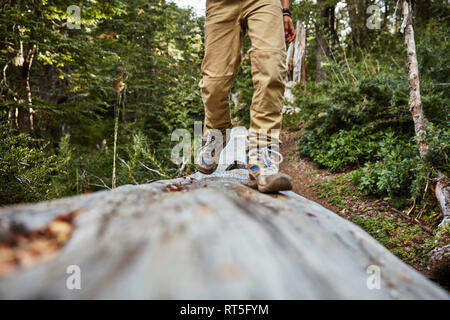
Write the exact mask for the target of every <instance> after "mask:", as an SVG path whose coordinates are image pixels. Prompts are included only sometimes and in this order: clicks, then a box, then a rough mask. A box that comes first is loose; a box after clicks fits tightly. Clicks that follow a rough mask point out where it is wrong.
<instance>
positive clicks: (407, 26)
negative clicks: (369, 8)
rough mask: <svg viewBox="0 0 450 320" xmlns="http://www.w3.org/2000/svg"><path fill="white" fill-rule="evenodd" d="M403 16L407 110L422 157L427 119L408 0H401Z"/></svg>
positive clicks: (423, 154)
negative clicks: (406, 68) (408, 94)
mask: <svg viewBox="0 0 450 320" xmlns="http://www.w3.org/2000/svg"><path fill="white" fill-rule="evenodd" d="M403 16H404V20H403V25H402V30H403V33H404V39H405V44H406V53H407V59H408V75H409V86H410V99H409V111H410V112H411V114H412V116H413V120H414V130H415V133H416V137H417V139H418V142H417V143H418V147H419V152H420V156H421V157H424V156H425V154H426V153H427V150H428V146H427V145H426V143H425V142H424V139H425V136H426V126H427V123H428V120H427V119H426V117H425V114H424V112H423V107H422V99H421V96H420V81H419V65H418V62H417V53H416V42H415V39H414V28H413V12H412V7H411V2H410V1H408V0H404V1H403Z"/></svg>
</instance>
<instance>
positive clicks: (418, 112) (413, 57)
mask: <svg viewBox="0 0 450 320" xmlns="http://www.w3.org/2000/svg"><path fill="white" fill-rule="evenodd" d="M401 30H402V32H403V33H404V39H405V45H406V52H407V59H408V75H409V86H410V100H409V102H410V105H409V111H410V112H411V114H412V117H413V121H414V130H415V134H416V137H417V145H418V148H419V154H420V157H421V158H424V157H425V155H426V154H427V151H428V145H427V144H426V142H425V141H424V139H425V137H426V127H427V122H428V120H427V118H426V117H425V114H424V112H423V107H422V99H421V96H420V80H419V67H418V62H417V53H416V43H415V39H414V28H413V11H412V5H411V1H410V0H403V24H402V27H401ZM435 194H436V197H437V199H438V201H439V204H440V207H441V209H442V214H443V220H442V222H441V224H440V226H445V225H447V224H449V223H450V220H449V217H450V184H449V183H448V180H447V178H446V177H445V175H444V174H443V173H441V172H439V173H438V183H437V184H436V191H435ZM446 257H447V259H434V258H433V259H431V258H432V257H430V259H431V261H432V264H431V266H432V269H433V270H441V269H442V268H444V269H445V268H447V267H448V254H447V255H446ZM440 263H441V264H442V265H440ZM434 272H437V273H441V272H440V271H434Z"/></svg>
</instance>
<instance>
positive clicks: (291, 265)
mask: <svg viewBox="0 0 450 320" xmlns="http://www.w3.org/2000/svg"><path fill="white" fill-rule="evenodd" d="M247 177H248V176H247V171H246V170H233V171H228V172H224V171H220V172H217V173H215V174H214V175H211V176H204V175H202V174H195V175H193V176H190V177H187V178H180V179H174V180H166V181H158V182H154V183H151V184H147V185H137V186H134V185H133V186H131V185H129V186H122V187H119V188H117V189H113V190H111V191H103V192H97V193H92V194H88V195H82V196H77V197H71V198H65V199H60V200H55V201H47V202H42V203H38V204H29V205H22V206H13V207H9V208H3V209H1V210H0V239H6V238H7V236H8V234H9V235H10V234H11V230H12V229H14V226H16V227H17V226H20V227H21V230H22V232H25V233H29V234H36V231H38V230H50V229H52V228H48V226H49V225H52V223H53V222H54V221H59V218H58V217H61V216H64V215H66V214H67V213H73V212H76V213H77V215H76V217H75V218H74V220H73V223H71V224H70V225H71V226H73V229H72V230H71V231H72V232H71V235H70V238H68V240H67V242H65V245H64V246H63V247H62V248H60V250H56V251H54V255H53V256H52V258H51V259H48V260H45V261H42V260H40V261H39V263H37V264H33V265H31V266H29V267H27V268H18V269H17V270H15V271H16V272H14V273H10V274H9V275H8V276H4V277H0V299H29V298H48V299H116V298H122V299H125V298H126V299H450V296H449V294H448V293H447V292H445V291H444V290H443V289H441V288H439V287H438V286H437V285H435V284H434V283H433V282H431V281H430V280H428V279H426V278H425V277H424V276H423V275H422V274H420V273H419V272H417V271H415V270H414V269H412V268H411V267H409V266H408V265H406V264H405V263H403V262H402V261H401V260H400V259H398V258H397V257H395V256H394V255H393V254H391V253H390V252H389V251H388V250H387V249H386V248H384V247H383V246H382V245H381V244H380V243H378V242H377V241H376V240H374V239H373V238H372V237H371V236H370V235H369V234H367V233H366V232H364V231H363V230H362V229H360V228H359V227H358V226H356V225H354V224H353V223H351V222H349V221H347V220H344V219H343V218H341V217H339V216H338V215H336V214H335V213H333V212H331V211H329V210H327V209H325V208H323V207H322V206H320V205H318V204H317V203H314V202H313V201H310V200H308V199H305V198H303V197H301V196H299V195H297V194H295V193H293V192H285V193H283V194H275V195H265V194H261V193H259V192H257V191H255V190H253V189H250V188H248V187H246V186H245V185H243V183H246V182H247ZM173 191H177V192H173ZM59 227H60V228H56V231H57V230H63V231H64V230H68V228H66V226H65V227H63V228H61V225H60V226H59ZM52 230H53V231H55V226H53V229H52ZM61 234H62V236H61V239H62V240H65V239H66V237H67V234H68V233H67V231H64V232H61ZM0 253H2V249H0ZM69 266H76V267H77V268H79V270H80V274H81V289H80V290H69V289H68V288H67V287H66V283H67V279H68V277H70V276H71V275H70V274H67V268H68V267H69ZM371 270H379V271H380V272H381V273H380V274H379V275H380V277H379V279H374V277H377V274H373V272H372V271H371ZM378 280H379V283H380V288H379V289H374V288H373V283H378ZM370 288H372V289H373V290H371V289H370Z"/></svg>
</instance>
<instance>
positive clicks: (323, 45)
mask: <svg viewBox="0 0 450 320" xmlns="http://www.w3.org/2000/svg"><path fill="white" fill-rule="evenodd" d="M325 1H326V0H318V1H317V3H318V5H319V8H320V14H319V19H318V21H317V22H316V77H315V80H316V82H321V81H324V80H326V74H325V72H324V71H323V68H322V61H323V59H324V58H326V57H329V55H330V52H329V47H328V43H327V40H326V35H327V26H328V18H329V17H328V13H329V11H328V10H327V7H325V3H324V2H325Z"/></svg>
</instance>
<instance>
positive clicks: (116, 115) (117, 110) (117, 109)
mask: <svg viewBox="0 0 450 320" xmlns="http://www.w3.org/2000/svg"><path fill="white" fill-rule="evenodd" d="M121 97H122V93H121V92H118V93H117V104H116V107H115V109H114V150H113V172H112V183H111V188H112V189H114V188H116V187H117V177H116V158H117V136H118V132H119V115H120V104H121V101H122V99H121Z"/></svg>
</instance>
